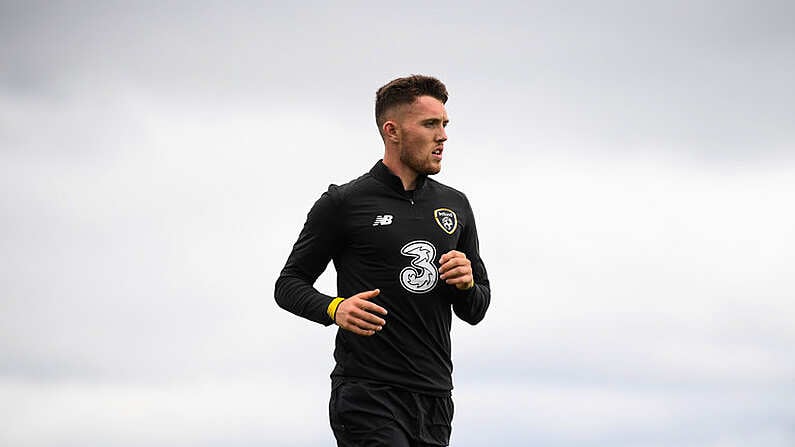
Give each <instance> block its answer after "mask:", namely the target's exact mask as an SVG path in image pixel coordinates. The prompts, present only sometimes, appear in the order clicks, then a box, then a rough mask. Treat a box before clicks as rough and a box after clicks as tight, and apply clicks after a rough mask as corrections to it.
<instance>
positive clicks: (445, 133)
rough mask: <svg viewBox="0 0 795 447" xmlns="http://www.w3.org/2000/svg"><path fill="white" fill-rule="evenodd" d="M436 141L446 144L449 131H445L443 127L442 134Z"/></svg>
mask: <svg viewBox="0 0 795 447" xmlns="http://www.w3.org/2000/svg"><path fill="white" fill-rule="evenodd" d="M436 141H438V142H440V143H444V142H445V141H447V131H446V130H445V128H444V127H442V130H441V133H439V135H438V136H437V137H436Z"/></svg>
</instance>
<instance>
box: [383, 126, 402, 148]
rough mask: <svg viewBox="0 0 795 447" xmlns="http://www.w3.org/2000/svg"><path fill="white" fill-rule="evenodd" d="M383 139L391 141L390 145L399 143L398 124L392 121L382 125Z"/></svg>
mask: <svg viewBox="0 0 795 447" xmlns="http://www.w3.org/2000/svg"><path fill="white" fill-rule="evenodd" d="M382 129H383V131H384V132H383V134H384V139H386V140H389V141H391V142H392V143H399V142H400V132H399V131H398V124H397V123H396V122H394V121H387V122H385V123H384V126H383V127H382Z"/></svg>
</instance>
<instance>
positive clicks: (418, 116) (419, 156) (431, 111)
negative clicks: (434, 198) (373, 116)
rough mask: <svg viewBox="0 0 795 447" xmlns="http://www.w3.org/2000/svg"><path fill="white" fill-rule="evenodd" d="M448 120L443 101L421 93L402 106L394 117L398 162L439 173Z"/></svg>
mask: <svg viewBox="0 0 795 447" xmlns="http://www.w3.org/2000/svg"><path fill="white" fill-rule="evenodd" d="M448 122H449V120H448V119H447V111H446V110H445V108H444V104H442V102H441V101H439V100H438V99H436V98H434V97H432V96H420V97H419V98H417V100H416V101H414V103H412V104H410V105H407V106H404V107H403V110H401V113H400V117H399V118H398V120H396V123H397V125H398V128H397V131H398V135H399V137H400V144H399V146H400V162H401V163H402V164H403V165H404V166H406V167H407V168H409V169H411V170H412V171H414V172H416V173H417V174H427V175H431V174H436V173H438V172H439V171H440V170H441V169H442V152H443V151H444V142H445V141H447V133H445V127H446V126H447V123H448Z"/></svg>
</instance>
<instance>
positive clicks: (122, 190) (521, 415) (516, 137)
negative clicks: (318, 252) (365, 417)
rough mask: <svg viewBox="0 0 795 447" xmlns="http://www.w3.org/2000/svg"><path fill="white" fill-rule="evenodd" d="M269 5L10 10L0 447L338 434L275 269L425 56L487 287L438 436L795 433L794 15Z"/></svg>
mask: <svg viewBox="0 0 795 447" xmlns="http://www.w3.org/2000/svg"><path fill="white" fill-rule="evenodd" d="M282 3H283V2H279V3H276V2H236V3H231V2H220V1H219V2H209V1H192V2H183V1H175V2H114V1H104V2H59V1H56V2H23V1H19V2H9V1H0V216H1V217H2V219H0V250H2V256H1V257H0V420H2V425H1V426H0V444H2V445H7V446H19V447H28V446H30V447H33V446H36V447H39V446H42V447H44V446H46V447H51V446H52V447H54V446H58V447H61V446H80V447H94V446H96V447H100V446H109V445H113V446H122V447H125V446H136V447H138V446H141V447H150V446H151V447H155V446H207V447H214V446H255V445H256V446H265V445H268V446H295V447H305V446H306V447H308V446H319V445H332V439H333V438H332V435H331V431H330V429H329V428H328V419H327V402H328V390H329V379H328V374H329V372H330V370H331V368H332V358H331V349H332V346H333V335H334V329H333V328H324V327H321V326H318V325H316V324H314V323H310V322H308V321H304V320H301V319H300V318H298V317H295V316H293V315H291V314H289V313H287V312H284V311H282V310H281V309H279V308H278V307H277V306H276V304H275V302H274V300H273V284H274V281H275V279H276V277H277V275H278V272H279V270H280V269H281V267H282V265H283V263H284V261H285V259H286V257H287V254H288V253H289V251H290V249H291V247H292V243H293V241H294V240H295V238H296V236H297V235H298V231H299V230H300V227H301V225H302V223H303V220H304V218H305V215H306V212H307V210H308V209H309V207H310V206H311V205H312V203H313V202H314V201H315V200H316V199H317V197H318V196H319V195H320V193H321V192H322V191H323V190H324V189H325V188H326V187H327V185H328V184H329V183H341V182H345V181H347V180H349V179H351V178H353V177H356V176H358V175H359V174H361V173H362V172H364V171H366V170H367V169H369V167H370V166H371V165H372V164H373V163H374V162H375V161H376V160H377V159H378V158H379V157H380V156H381V155H382V153H383V147H382V145H381V141H380V138H379V137H378V134H377V131H376V127H375V124H374V122H373V121H374V119H373V112H372V109H373V98H374V93H375V90H376V89H377V88H378V87H379V86H380V85H382V84H384V83H385V82H387V81H388V80H390V79H392V78H394V77H397V76H402V75H406V74H411V73H426V74H432V75H436V76H438V77H440V78H441V79H442V80H443V81H445V82H446V83H447V86H448V88H449V90H450V93H451V99H450V101H449V102H448V104H447V108H448V112H449V114H450V118H451V124H450V126H449V128H448V136H449V142H448V144H447V146H446V151H445V157H446V158H445V166H444V169H443V171H442V173H440V174H439V175H438V179H439V180H440V181H442V182H445V183H447V184H449V185H451V186H454V187H456V188H458V189H461V190H463V191H464V192H466V193H467V195H468V196H469V198H470V201H471V202H472V204H473V208H474V211H475V213H476V216H477V218H478V226H479V231H480V237H481V247H482V254H483V257H484V259H485V261H486V264H487V267H488V269H489V273H490V276H491V279H492V284H493V304H492V307H491V309H490V312H489V314H488V315H487V317H486V319H485V320H484V321H483V322H482V323H481V324H480V325H478V326H475V327H470V326H469V325H467V324H465V323H462V322H460V321H459V322H456V323H455V324H454V328H453V332H454V333H453V337H454V362H455V365H456V371H455V375H454V379H455V383H456V389H455V391H454V397H455V402H456V418H455V421H454V433H453V439H452V443H453V445H455V446H461V447H465V446H482V445H485V444H491V445H495V443H496V445H502V446H508V447H513V446H528V445H538V446H550V447H562V446H593V447H597V446H599V447H601V446H611V447H646V446H648V447H667V446H677V447H735V446H749V445H754V446H764V447H785V446H786V447H791V446H792V445H795V428H794V427H795V325H793V323H792V321H793V319H795V303H794V302H793V298H794V297H795V267H794V266H795V207H793V206H792V197H793V192H795V125H793V122H795V106H793V104H795V81H793V79H795V57H793V54H795V27H793V25H792V24H793V20H795V19H793V17H795V7H794V6H793V3H792V2H787V1H780V2H777V1H759V0H757V1H731V0H729V1H686V2H685V1H682V2H679V1H673V2H672V1H665V2H662V1H653V2H652V1H649V2H617V1H599V2H553V1H541V2H537V1H527V2H518V1H517V2H502V1H491V2H488V3H487V4H485V3H480V2H463V1H462V2H447V1H438V2H430V3H429V2H401V3H394V4H383V3H373V2H334V4H332V3H330V2H329V3H326V2H317V1H307V2H293V5H292V6H284V5H283V4H282ZM317 287H318V288H320V289H321V290H324V291H326V292H328V293H330V294H334V292H335V290H334V276H333V271H329V272H326V274H324V276H323V277H321V279H320V281H319V282H318V284H317Z"/></svg>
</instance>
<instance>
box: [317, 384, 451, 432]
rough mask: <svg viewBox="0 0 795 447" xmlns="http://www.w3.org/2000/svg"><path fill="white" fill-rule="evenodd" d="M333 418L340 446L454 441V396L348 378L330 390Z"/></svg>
mask: <svg viewBox="0 0 795 447" xmlns="http://www.w3.org/2000/svg"><path fill="white" fill-rule="evenodd" d="M329 418H330V419H331V428H332V430H334V436H335V437H336V438H337V445H338V446H339V447H354V446H355V447H374V446H385V447H387V446H388V447H420V446H439V445H442V446H443V445H449V443H450V431H451V423H452V421H453V399H452V398H451V397H450V395H449V394H448V395H446V396H434V395H428V394H421V393H413V392H410V391H405V390H401V389H398V388H394V387H391V386H388V385H382V384H374V383H368V382H352V381H345V382H342V383H340V384H338V385H336V386H334V387H333V388H332V390H331V400H330V401H329Z"/></svg>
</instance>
